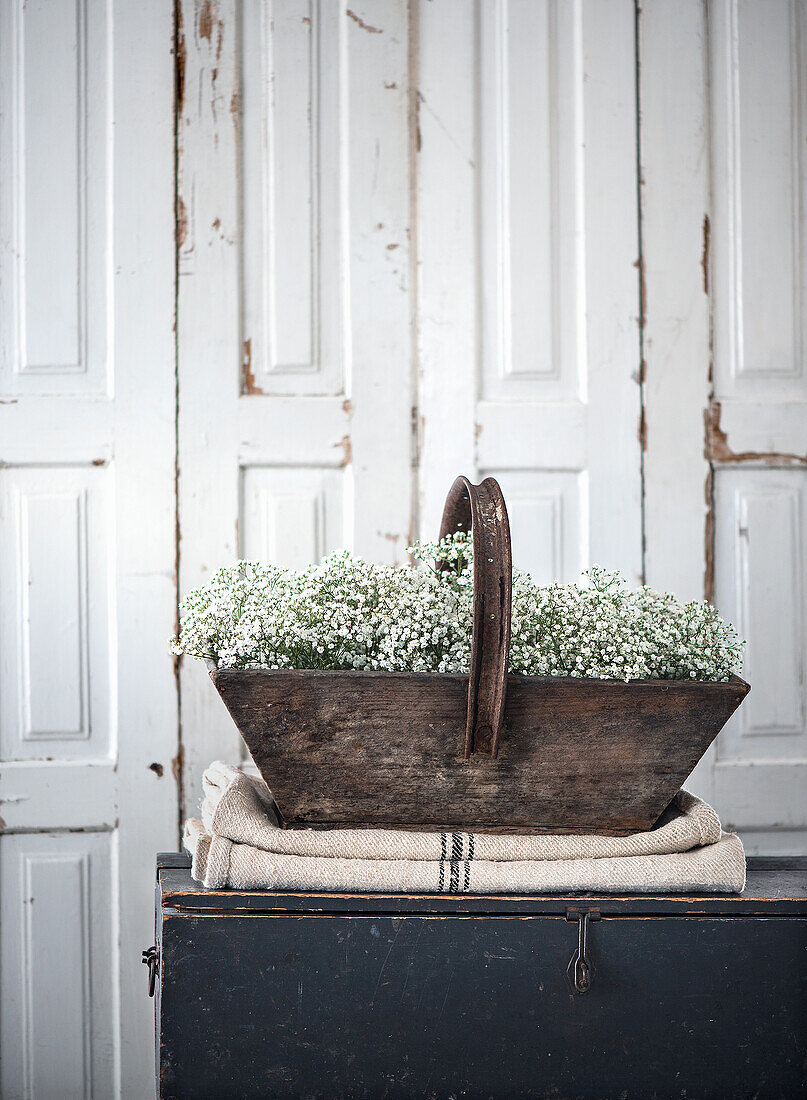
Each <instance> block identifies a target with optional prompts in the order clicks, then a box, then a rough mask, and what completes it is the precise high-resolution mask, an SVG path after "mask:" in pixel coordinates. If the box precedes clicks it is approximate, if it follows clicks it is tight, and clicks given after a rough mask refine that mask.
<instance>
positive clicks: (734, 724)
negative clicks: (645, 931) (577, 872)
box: [640, 0, 807, 853]
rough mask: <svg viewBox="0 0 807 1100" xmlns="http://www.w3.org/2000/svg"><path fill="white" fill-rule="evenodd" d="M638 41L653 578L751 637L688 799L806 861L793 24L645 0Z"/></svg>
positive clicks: (799, 196)
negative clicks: (737, 693)
mask: <svg viewBox="0 0 807 1100" xmlns="http://www.w3.org/2000/svg"><path fill="white" fill-rule="evenodd" d="M640 27H641V50H640V53H641V59H642V68H641V85H640V91H641V103H642V122H643V126H642V135H641V145H642V180H643V220H642V241H643V254H644V261H645V285H646V288H647V297H646V315H647V323H646V327H645V336H644V347H645V358H646V362H647V370H646V380H645V406H646V423H647V452H646V456H645V532H646V540H647V552H646V565H647V577H648V581H649V582H650V583H651V584H654V585H656V586H658V587H663V588H670V589H672V590H673V591H675V592H677V594H678V595H680V596H683V597H686V598H699V597H702V595H703V593H704V585H706V586H707V590H708V587H709V586H710V585H711V584H713V585H714V595H715V602H716V604H717V606H718V607H719V608H720V610H721V611H723V612H724V613H725V614H726V615H727V616H728V617H729V618H730V619H732V620H733V621H734V622H735V623H736V624H737V626H738V628H739V629H740V630H741V632H742V633H743V635H744V637H746V638H747V639H748V651H747V655H746V664H745V669H744V675H745V676H746V677H747V679H748V680H749V681H750V682H751V684H752V688H753V690H752V692H751V695H750V696H749V698H748V700H747V702H746V703H745V704H744V705H743V708H742V710H741V711H740V713H739V714H738V715H736V716H735V717H734V718H733V719H732V720H731V722H730V723H729V725H728V726H727V728H726V730H725V731H724V733H723V734H722V735H721V736H720V738H719V739H718V742H717V743H716V746H715V747H714V748H713V750H712V751H710V753H709V754H708V755H707V757H706V758H705V759H704V761H703V762H702V764H701V765H700V766H699V767H698V769H697V770H696V772H695V774H694V776H693V777H692V778H691V780H690V786H691V787H692V789H694V790H696V791H697V792H698V793H700V794H702V795H704V797H706V798H708V799H709V800H710V801H713V802H714V804H715V806H716V807H717V809H718V811H719V812H720V814H721V816H722V817H723V818H724V820H725V821H726V822H727V823H729V824H730V825H731V826H734V827H736V828H738V829H740V830H741V831H742V832H743V835H745V832H746V830H749V831H750V832H749V836H750V847H751V850H753V851H755V852H766V851H767V852H771V853H782V852H787V851H791V852H795V851H807V763H805V761H807V741H805V737H807V697H805V683H807V674H805V663H804V662H805V652H804V647H805V643H804V639H805V629H806V626H807V603H805V600H807V592H806V591H805V576H804V561H805V558H804V545H805V529H804V522H805V519H804V517H805V510H804V509H805V500H804V493H805V481H804V479H805V476H807V474H805V471H804V469H803V466H804V463H805V460H806V459H807V403H806V402H805V398H807V391H806V390H805V385H807V373H806V372H805V357H804V341H803V329H804V324H805V300H804V297H803V296H804V285H805V283H804V278H803V270H804V263H805V246H806V245H807V238H806V237H805V229H804V215H803V209H804V205H805V198H807V181H806V180H805V170H804V159H803V156H802V154H801V152H800V149H799V147H800V146H801V147H803V142H804V127H805V117H807V116H806V115H805V85H804V81H803V71H804V57H805V30H807V24H806V23H805V6H804V4H803V3H802V2H801V0H794V2H791V0H774V2H771V3H765V4H762V3H758V2H750V0H712V2H711V3H710V4H709V6H708V10H706V9H705V8H704V6H703V5H702V4H701V3H700V0H692V2H691V3H680V2H678V0H647V2H646V3H643V5H642V15H641V19H640ZM710 179H711V187H710ZM710 368H711V370H710ZM710 377H713V379H714V381H713V383H712V385H711V386H710ZM710 397H711V398H712V401H711V409H712V420H713V422H714V423H715V425H716V428H715V429H714V430H713V431H712V432H711V433H710V434H709V437H708V438H707V439H705V438H704V435H705V432H704V420H703V415H704V411H705V410H706V409H707V407H708V406H709V402H710ZM710 459H711V463H710V461H709V460H710ZM710 514H711V517H712V520H713V523H714V531H715V534H714V540H713V545H709V544H708V528H707V526H706V522H707V517H708V516H709V515H710ZM707 549H708V550H709V556H707V553H706V551H707ZM712 550H713V554H712V553H711V551H712ZM780 830H781V832H780Z"/></svg>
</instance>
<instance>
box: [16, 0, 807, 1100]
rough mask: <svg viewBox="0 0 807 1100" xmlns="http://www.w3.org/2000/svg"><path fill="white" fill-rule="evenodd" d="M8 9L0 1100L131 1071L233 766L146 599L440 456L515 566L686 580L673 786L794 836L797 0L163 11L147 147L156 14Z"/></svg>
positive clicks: (800, 17) (769, 844)
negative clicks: (693, 655)
mask: <svg viewBox="0 0 807 1100" xmlns="http://www.w3.org/2000/svg"><path fill="white" fill-rule="evenodd" d="M0 19H2V25H0V243H1V244H2V253H1V254H0V267H1V270H0V754H2V763H0V800H2V806H0V815H2V819H3V834H2V838H1V839H0V887H1V888H2V899H1V901H0V921H1V922H2V935H1V936H0V940H1V943H0V987H1V988H2V998H3V1011H2V1014H0V1039H1V1040H2V1070H0V1093H2V1095H3V1096H4V1097H6V1096H8V1097H17V1096H26V1097H28V1096H30V1097H49V1096H60V1097H63V1096H84V1095H90V1094H92V1095H96V1096H115V1095H124V1096H131V1097H138V1098H139V1097H142V1096H146V1095H149V1094H150V1092H151V1089H152V1056H151V1020H150V1007H151V1006H150V1004H149V1003H148V1002H147V999H146V997H145V971H144V970H143V969H142V968H141V966H140V963H139V952H140V950H141V949H142V948H144V947H146V946H147V945H148V944H149V943H151V942H152V938H153V937H152V931H151V923H152V915H151V906H152V893H151V889H152V875H153V854H154V852H155V851H156V850H157V849H159V848H162V847H171V846H173V845H174V844H175V843H176V839H177V831H176V826H177V821H178V814H179V805H178V798H179V796H180V795H181V797H182V799H183V803H184V808H185V810H186V811H189V810H192V809H193V808H194V807H195V805H196V804H197V801H198V797H199V779H200V774H201V769H202V768H203V767H204V766H205V765H206V764H207V763H208V762H209V760H210V759H212V758H213V757H214V756H224V757H226V758H230V759H235V760H237V759H240V758H242V757H243V748H242V745H241V742H240V739H239V737H238V736H237V734H236V732H235V730H234V728H233V726H232V723H231V722H230V720H229V718H228V717H227V716H226V714H225V712H224V708H223V707H222V706H221V704H220V702H219V700H218V698H217V696H216V695H215V693H214V692H213V691H212V689H211V688H210V685H209V683H208V682H207V678H206V675H205V672H204V670H203V669H202V668H201V666H199V665H198V664H195V663H186V664H184V666H183V667H182V669H181V672H180V678H179V681H178V682H177V680H175V677H174V670H173V666H172V662H171V659H170V657H169V655H168V653H167V649H166V643H165V639H166V637H167V635H168V634H169V633H170V632H171V630H172V629H173V625H174V614H175V602H176V595H177V592H176V586H177V583H178V584H179V587H180V589H181V590H182V591H186V590H187V589H188V588H189V587H192V586H193V585H196V584H198V583H199V582H201V581H203V580H204V579H205V578H206V577H208V576H209V575H210V573H211V571H212V570H214V569H215V568H216V567H217V566H218V565H219V564H222V563H226V562H231V561H232V560H233V559H234V558H235V557H236V556H239V555H246V556H251V557H269V558H271V559H272V560H277V561H282V562H288V563H294V564H299V563H300V562H302V561H306V560H309V559H311V558H317V557H318V556H320V555H321V554H322V553H324V552H326V551H327V550H330V549H332V548H334V547H337V546H340V545H348V546H351V547H353V548H354V549H355V550H357V551H358V552H359V553H362V554H365V555H368V556H371V557H373V558H376V559H378V560H385V561H394V560H399V561H400V560H402V559H403V555H404V547H405V546H406V544H407V543H408V542H409V541H410V540H411V539H412V538H413V537H415V536H416V535H417V534H419V533H422V534H424V535H431V534H432V533H434V532H436V530H437V526H438V522H439V515H440V511H441V508H442V503H443V498H444V495H445V493H446V491H447V489H448V487H449V485H450V483H451V481H452V479H453V477H454V476H455V475H456V474H457V473H458V472H460V471H462V472H464V473H466V474H469V475H471V476H474V477H481V476H484V475H485V474H489V473H493V474H495V475H496V476H498V477H499V478H500V480H501V482H502V485H503V487H504V489H505V493H506V495H507V497H508V501H509V503H510V512H511V517H512V527H513V535H514V541H515V547H514V552H515V557H516V561H517V562H518V563H519V564H521V565H523V566H526V567H527V568H530V569H531V570H532V571H533V572H534V573H535V574H536V576H537V577H539V578H540V579H542V580H547V579H551V578H553V577H556V576H557V577H561V578H563V579H573V578H575V577H576V576H577V575H578V573H579V571H580V570H581V569H582V568H584V567H585V566H586V565H587V564H588V563H590V562H591V561H599V562H602V563H603V564H606V565H609V566H613V567H618V568H621V569H622V570H623V571H624V572H625V573H626V574H627V575H628V576H629V577H630V578H631V579H632V580H634V581H638V580H639V579H641V577H642V576H643V575H644V576H646V577H647V579H648V581H649V582H650V583H652V584H654V585H657V586H659V587H665V588H671V589H672V590H674V591H676V592H677V593H678V594H679V595H681V596H682V597H685V598H700V597H702V596H703V595H704V594H707V595H712V594H713V595H714V598H715V600H716V602H717V603H718V606H720V607H721V609H722V610H724V611H725V612H726V614H728V615H729V616H730V617H731V618H732V619H734V621H735V622H737V624H738V626H739V627H740V628H741V629H742V631H743V632H744V633H745V634H746V636H747V637H748V639H749V652H748V663H747V669H746V675H747V677H748V679H750V681H751V682H752V684H753V688H754V690H753V693H752V695H751V696H750V697H749V700H748V703H747V704H746V705H745V706H744V707H743V710H742V712H741V714H740V715H739V716H738V717H737V719H736V720H734V721H733V722H732V723H731V725H730V726H729V728H727V730H726V732H725V734H724V735H722V736H721V738H720V740H719V742H718V744H717V746H716V748H715V750H713V751H712V752H711V753H710V754H709V756H708V757H707V758H706V760H705V761H704V762H703V764H702V765H701V766H700V767H699V769H698V771H697V773H696V775H695V776H694V777H693V780H692V782H693V783H694V784H695V785H696V786H697V788H698V789H699V790H701V791H703V792H704V793H705V794H706V795H707V796H708V797H710V798H711V799H713V801H714V802H715V804H716V805H717V808H718V809H719V811H720V812H721V814H722V815H723V817H724V819H725V820H726V821H727V822H729V823H731V824H733V825H735V826H736V827H738V828H739V829H740V830H741V832H742V833H743V835H744V837H745V839H746V841H747V843H748V846H749V848H750V849H751V850H757V851H764V852H778V851H781V852H787V851H805V850H807V816H806V814H807V771H806V769H807V728H806V727H805V710H806V709H807V707H806V706H805V682H807V669H805V660H807V657H805V652H806V647H805V621H806V620H807V611H806V610H805V598H807V597H806V596H805V593H807V578H805V573H804V571H805V560H807V557H806V556H805V553H804V545H805V537H806V536H807V532H805V515H807V500H805V494H807V480H805V479H807V390H806V388H805V387H806V386H807V383H806V382H805V356H804V321H805V301H804V297H803V295H804V287H805V285H806V283H805V278H804V270H803V265H804V255H805V245H807V241H805V229H804V209H805V178H804V158H803V149H804V138H805V118H806V117H807V113H806V112H805V102H804V97H805V83H804V81H803V73H804V62H805V33H807V32H806V28H807V23H806V22H805V19H807V15H806V14H805V10H804V2H803V0H710V2H709V3H708V4H704V3H703V2H702V0H643V4H642V11H641V15H640V17H639V19H638V24H637V18H636V11H635V7H634V4H633V3H632V2H631V0H473V2H469V0H429V2H426V0H410V2H409V3H407V2H406V0H364V2H363V3H361V4H359V5H354V6H353V7H351V8H350V10H347V9H343V8H342V7H341V6H340V5H338V4H337V3H336V2H335V0H333V2H332V0H271V3H269V0H264V2H262V0H240V2H238V0H217V2H214V0H182V2H181V3H180V4H179V6H178V9H177V24H176V34H177V46H178V50H177V56H178V58H179V60H180V69H181V76H182V79H181V81H180V82H179V87H180V89H181V92H182V95H181V98H180V100H179V102H177V103H176V124H177V125H176V146H175V141H174V138H175V128H174V117H175V116H174V112H175V102H174V88H175V85H174V60H175V59H174V45H175V42H174V36H175V25H174V20H173V16H172V13H171V11H170V8H169V6H168V5H166V4H161V3H157V2H156V0H147V2H146V4H145V5H144V4H143V3H142V0H141V2H140V3H138V4H136V5H135V4H134V3H132V2H131V0H64V2H62V0H60V2H59V3H58V4H56V3H53V2H52V0H50V2H49V0H27V2H26V3H24V4H23V3H22V0H8V2H7V3H5V4H3V5H2V6H0ZM637 25H638V42H637V38H636V28H637ZM637 58H638V64H637ZM639 120H640V121H639ZM175 153H176V156H177V162H176V163H177V167H178V173H177V174H176V177H175V172H174V167H175ZM640 180H641V183H640V182H639V181H640ZM175 186H176V189H177V202H176V214H177V218H176V224H177V226H178V233H177V236H176V239H175V234H174V228H175V218H174V199H175ZM175 240H176V243H175ZM177 256H178V259H177ZM642 276H643V277H642ZM175 309H176V310H177V328H176V332H175V331H174V311H175ZM642 320H643V321H644V323H643V324H642ZM177 352H178V354H177ZM177 396H178V404H177ZM175 460H176V467H175ZM177 564H178V568H179V574H178V581H177V574H176V568H177ZM180 702H181V710H180V706H179V704H180ZM180 713H181V721H180V717H179V715H180ZM183 761H184V766H183ZM172 764H173V766H172ZM160 773H161V774H160ZM175 775H176V778H175ZM31 899H33V900H31ZM65 1021H69V1024H68V1023H66V1022H65ZM45 1036H48V1042H47V1043H45V1042H44V1038H43V1037H45Z"/></svg>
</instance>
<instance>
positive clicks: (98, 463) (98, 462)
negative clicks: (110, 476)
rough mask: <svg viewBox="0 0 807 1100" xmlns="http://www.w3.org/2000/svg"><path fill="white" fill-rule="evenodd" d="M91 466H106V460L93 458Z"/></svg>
mask: <svg viewBox="0 0 807 1100" xmlns="http://www.w3.org/2000/svg"><path fill="white" fill-rule="evenodd" d="M92 464H93V466H106V459H105V458H94V459H93V460H92Z"/></svg>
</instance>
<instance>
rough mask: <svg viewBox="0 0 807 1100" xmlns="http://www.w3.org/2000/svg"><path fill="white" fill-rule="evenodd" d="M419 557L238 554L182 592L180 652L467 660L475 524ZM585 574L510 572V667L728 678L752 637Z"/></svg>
mask: <svg viewBox="0 0 807 1100" xmlns="http://www.w3.org/2000/svg"><path fill="white" fill-rule="evenodd" d="M409 551H410V553H411V554H412V555H413V556H414V557H415V558H416V559H417V560H418V561H419V563H420V567H419V568H412V567H409V566H388V565H372V564H371V563H369V562H365V561H362V560H361V559H359V558H355V557H353V556H352V555H351V554H349V553H348V552H347V551H341V552H339V553H335V554H331V555H329V556H328V557H326V558H325V559H323V561H322V562H320V564H319V565H311V566H309V567H308V568H306V569H301V570H295V569H281V568H279V567H277V566H273V565H265V564H261V563H258V562H239V563H238V564H237V565H235V566H232V567H231V568H224V569H219V570H218V572H217V573H216V574H215V575H214V576H213V578H212V580H211V581H210V582H209V583H208V584H206V585H204V586H203V587H201V588H197V589H195V590H194V591H192V592H190V593H189V594H188V595H187V596H186V598H185V600H184V601H183V604H182V608H181V614H182V620H181V629H180V632H179V637H178V638H173V639H172V640H171V647H172V650H173V652H174V653H178V654H180V653H185V654H188V655H190V656H193V657H205V658H209V659H212V660H214V661H215V662H216V663H217V664H218V666H219V667H220V668H299V669H370V670H372V669H377V670H384V671H387V672H458V673H467V672H468V669H469V665H470V654H471V628H472V620H473V571H472V568H471V566H472V560H473V551H472V545H471V537H470V535H468V534H465V533H458V534H455V535H451V536H449V537H448V538H446V539H444V540H442V541H441V542H419V543H416V544H415V546H413V547H409ZM585 577H586V580H587V583H585V584H580V585H578V584H557V583H556V584H550V585H536V584H535V582H534V581H533V580H532V578H531V577H530V576H529V574H527V573H523V572H519V571H514V573H513V615H512V639H511V647H510V671H511V672H513V673H520V674H522V675H526V676H587V677H594V678H600V679H620V680H634V679H641V678H652V679H665V680H681V679H687V680H690V679H691V680H727V679H729V677H730V676H731V675H732V673H734V672H738V671H739V669H740V666H741V663H742V646H743V643H742V641H741V640H740V639H739V637H738V636H737V634H736V632H735V630H734V629H733V627H732V626H730V625H729V624H728V623H726V622H724V621H723V619H721V617H720V616H719V615H718V613H717V612H716V611H715V609H714V608H713V607H711V606H710V605H709V604H707V603H702V602H692V603H687V604H682V603H681V602H680V601H679V600H677V599H676V598H675V597H674V596H672V595H670V594H669V593H660V592H655V591H654V590H653V589H651V588H647V587H643V588H639V589H638V590H636V591H631V590H630V589H628V587H627V585H626V583H625V581H624V579H623V578H622V577H621V576H620V575H619V573H611V572H609V571H608V570H605V569H602V568H600V567H599V566H596V565H595V566H592V567H591V569H589V570H588V571H587V572H586V574H585Z"/></svg>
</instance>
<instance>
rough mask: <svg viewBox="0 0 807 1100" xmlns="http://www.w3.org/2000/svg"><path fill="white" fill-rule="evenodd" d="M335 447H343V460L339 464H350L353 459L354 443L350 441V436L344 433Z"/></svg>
mask: <svg viewBox="0 0 807 1100" xmlns="http://www.w3.org/2000/svg"><path fill="white" fill-rule="evenodd" d="M334 447H341V448H342V452H343V453H342V461H341V462H340V463H339V465H340V466H349V465H350V463H351V462H352V461H353V445H352V443H351V442H350V436H349V435H343V436H342V438H341V439H340V440H339V442H338V443H334Z"/></svg>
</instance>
